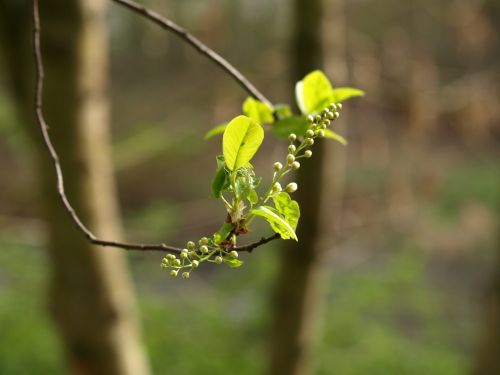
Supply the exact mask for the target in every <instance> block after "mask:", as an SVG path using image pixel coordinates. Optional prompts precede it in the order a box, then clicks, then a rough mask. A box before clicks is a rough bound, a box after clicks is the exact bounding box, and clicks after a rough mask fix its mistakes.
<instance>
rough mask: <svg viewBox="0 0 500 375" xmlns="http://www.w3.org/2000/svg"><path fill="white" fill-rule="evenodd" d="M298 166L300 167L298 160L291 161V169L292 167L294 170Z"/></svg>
mask: <svg viewBox="0 0 500 375" xmlns="http://www.w3.org/2000/svg"><path fill="white" fill-rule="evenodd" d="M299 168H300V163H299V162H298V161H294V162H293V163H292V169H293V170H294V171H296V170H297V169H299Z"/></svg>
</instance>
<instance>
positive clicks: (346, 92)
mask: <svg viewBox="0 0 500 375" xmlns="http://www.w3.org/2000/svg"><path fill="white" fill-rule="evenodd" d="M357 96H365V92H364V91H363V90H359V89H355V88H352V87H339V88H336V89H333V91H332V96H331V101H332V102H335V103H340V102H344V101H346V100H347V99H350V98H354V97H357Z"/></svg>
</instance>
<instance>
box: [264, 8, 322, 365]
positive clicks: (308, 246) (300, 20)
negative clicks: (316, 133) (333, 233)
mask: <svg viewBox="0 0 500 375" xmlns="http://www.w3.org/2000/svg"><path fill="white" fill-rule="evenodd" d="M322 12H323V6H322V1H321V0H294V1H293V19H292V24H293V26H294V30H293V34H292V39H291V77H290V78H291V80H292V82H296V81H298V80H300V79H302V78H303V77H304V75H306V74H307V73H309V72H310V71H312V70H314V69H318V68H321V66H322V65H323V64H322V60H323V48H322V43H323V40H322ZM292 92H293V91H292ZM324 152H325V150H324V143H323V141H318V142H317V143H316V144H315V146H314V151H313V153H314V156H313V158H312V160H310V161H309V162H305V163H303V164H304V165H303V168H301V169H300V170H299V171H298V173H297V176H296V181H297V183H298V186H299V189H298V191H297V193H295V198H296V199H297V200H298V201H299V203H300V207H301V218H300V223H299V226H298V228H297V236H298V238H299V243H294V242H293V241H287V242H286V243H285V244H284V246H283V248H282V250H281V259H280V270H279V274H278V276H277V280H276V285H275V290H274V298H273V301H274V307H273V320H272V326H271V353H270V367H269V374H272V375H305V374H309V373H310V372H311V371H310V365H309V354H310V348H311V344H312V341H313V337H314V320H315V316H316V311H315V310H316V305H317V302H318V292H319V287H318V283H319V277H320V258H321V249H320V246H319V241H318V239H319V227H320V222H319V220H320V214H319V212H320V209H321V204H322V198H321V197H322V183H323V178H322V173H321V171H322V169H323V164H324Z"/></svg>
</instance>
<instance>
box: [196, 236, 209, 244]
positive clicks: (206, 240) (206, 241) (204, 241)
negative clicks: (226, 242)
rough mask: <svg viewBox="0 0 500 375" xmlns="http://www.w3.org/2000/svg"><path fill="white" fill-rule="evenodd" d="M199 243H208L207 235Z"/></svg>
mask: <svg viewBox="0 0 500 375" xmlns="http://www.w3.org/2000/svg"><path fill="white" fill-rule="evenodd" d="M198 243H199V244H200V246H203V245H208V238H207V237H202V238H201V239H200V240H199V241H198Z"/></svg>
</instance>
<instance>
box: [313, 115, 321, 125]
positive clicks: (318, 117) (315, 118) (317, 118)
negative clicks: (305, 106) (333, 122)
mask: <svg viewBox="0 0 500 375" xmlns="http://www.w3.org/2000/svg"><path fill="white" fill-rule="evenodd" d="M320 121H321V115H316V116H314V122H316V123H318V122H320Z"/></svg>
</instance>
